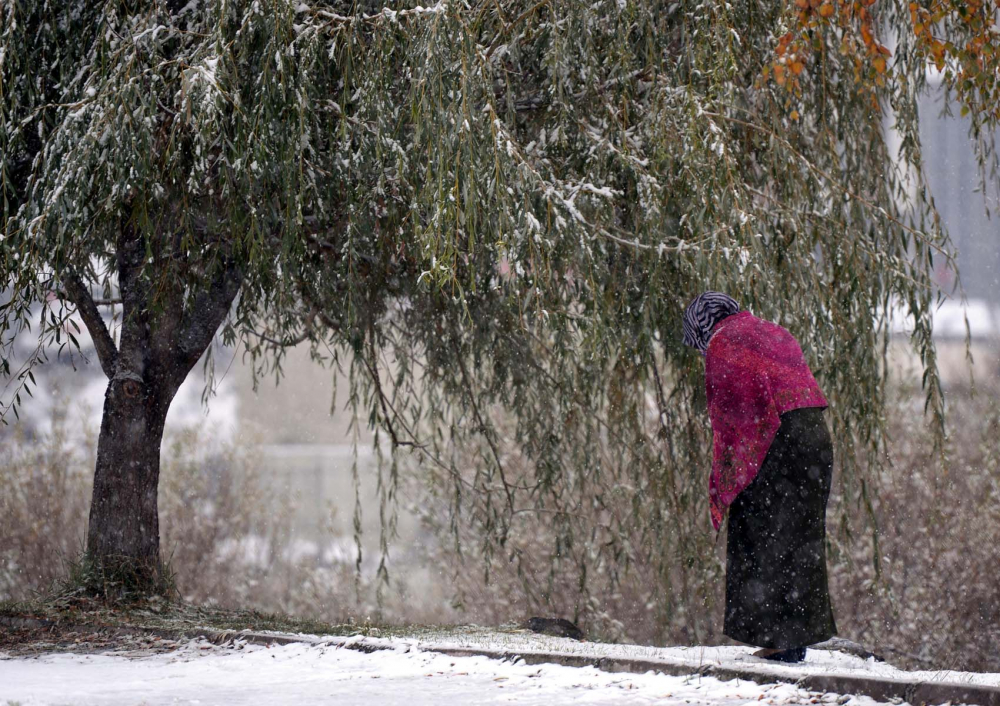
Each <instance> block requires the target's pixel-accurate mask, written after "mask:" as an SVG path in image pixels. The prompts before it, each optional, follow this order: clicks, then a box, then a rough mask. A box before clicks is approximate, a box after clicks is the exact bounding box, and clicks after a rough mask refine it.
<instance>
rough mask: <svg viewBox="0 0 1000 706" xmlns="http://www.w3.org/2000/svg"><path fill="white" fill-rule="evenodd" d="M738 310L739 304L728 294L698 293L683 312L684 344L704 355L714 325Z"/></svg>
mask: <svg viewBox="0 0 1000 706" xmlns="http://www.w3.org/2000/svg"><path fill="white" fill-rule="evenodd" d="M739 310H740V305H739V304H737V303H736V300H735V299H733V298H732V297H731V296H729V295H728V294H723V293H722V292H704V293H703V294H699V295H698V296H697V297H695V298H694V301H692V302H691V303H690V304H688V308H687V311H685V312H684V345H687V346H691V347H692V348H697V349H698V350H699V351H701V354H702V355H705V353H706V352H707V351H708V339H710V338H711V337H712V329H714V328H715V325H716V324H717V323H719V322H720V321H722V320H723V319H724V318H726V317H727V316H729V315H731V314H735V313H736V312H738V311H739Z"/></svg>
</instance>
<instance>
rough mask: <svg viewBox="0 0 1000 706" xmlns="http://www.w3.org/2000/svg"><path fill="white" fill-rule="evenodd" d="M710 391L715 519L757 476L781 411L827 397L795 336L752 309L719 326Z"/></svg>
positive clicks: (709, 368)
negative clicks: (753, 313)
mask: <svg viewBox="0 0 1000 706" xmlns="http://www.w3.org/2000/svg"><path fill="white" fill-rule="evenodd" d="M705 390H706V393H707V395H708V413H709V417H710V418H711V420H712V437H713V443H714V447H715V448H714V452H713V457H712V476H711V479H710V480H709V499H710V502H711V512H712V525H713V526H714V527H715V529H716V530H718V529H719V526H720V525H721V524H722V518H723V517H724V515H725V512H726V508H728V507H729V505H730V503H732V502H733V500H735V499H736V496H737V495H739V493H740V491H742V490H743V489H744V488H746V487H747V486H748V485H750V482H751V481H752V480H753V479H754V478H755V477H756V476H757V471H759V470H760V466H761V464H762V463H763V462H764V457H765V456H767V450H768V449H769V448H770V446H771V442H772V441H773V440H774V435H775V434H776V433H777V431H778V427H779V426H780V425H781V420H780V419H779V415H781V414H783V413H785V412H787V411H789V410H792V409H798V408H800V407H826V406H828V403H827V401H826V398H825V397H824V396H823V393H822V392H820V389H819V385H817V384H816V379H815V378H814V377H813V374H812V372H811V371H810V370H809V366H808V365H807V364H806V361H805V357H804V356H803V355H802V349H801V348H800V347H799V344H798V342H797V341H796V340H795V338H793V337H792V335H791V334H790V333H788V331H786V330H785V329H783V328H782V327H781V326H778V325H777V324H772V323H771V322H769V321H763V320H761V319H758V318H757V317H755V316H754V315H752V314H751V313H750V312H748V311H741V312H740V313H738V314H733V315H732V316H727V317H726V318H725V319H723V320H722V321H720V322H719V323H718V325H716V327H715V330H714V331H713V333H712V338H711V339H710V341H709V344H708V352H707V354H706V358H705Z"/></svg>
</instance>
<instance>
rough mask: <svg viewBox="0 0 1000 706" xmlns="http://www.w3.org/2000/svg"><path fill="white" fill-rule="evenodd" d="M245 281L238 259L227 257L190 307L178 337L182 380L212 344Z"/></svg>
mask: <svg viewBox="0 0 1000 706" xmlns="http://www.w3.org/2000/svg"><path fill="white" fill-rule="evenodd" d="M242 284H243V272H242V271H241V270H240V269H239V267H237V266H236V263H235V262H233V261H232V260H227V261H226V263H225V264H224V265H223V266H222V270H221V271H220V272H218V273H217V274H216V275H215V277H214V278H213V279H212V282H211V284H209V286H208V288H207V289H206V290H205V291H202V292H200V293H199V294H198V295H196V296H195V297H194V299H193V301H191V304H190V305H189V306H188V307H187V308H186V310H185V312H184V314H183V318H182V320H181V325H180V332H179V335H178V337H177V362H178V364H179V365H180V370H179V371H178V372H180V371H183V374H182V375H181V378H180V380H181V382H183V380H184V378H185V377H187V374H188V372H189V371H190V370H191V368H193V367H194V365H195V363H197V362H198V359H199V358H200V357H201V354H202V353H204V352H205V351H206V350H207V349H208V347H209V345H211V343H212V339H213V338H215V333H216V331H218V330H219V326H221V325H222V322H223V321H225V319H226V315H227V314H228V313H229V308H230V307H231V306H232V304H233V300H234V299H236V295H237V293H239V291H240V286H241V285H242ZM178 384H179V383H178Z"/></svg>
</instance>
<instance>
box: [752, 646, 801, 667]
mask: <svg viewBox="0 0 1000 706" xmlns="http://www.w3.org/2000/svg"><path fill="white" fill-rule="evenodd" d="M762 653H764V654H762ZM754 656H755V657H763V658H764V659H769V660H771V661H772V662H787V663H789V664H795V663H797V662H801V661H802V660H804V659H805V658H806V648H805V647H792V648H790V649H787V650H778V651H776V652H775V651H771V650H760V652H755V653H754Z"/></svg>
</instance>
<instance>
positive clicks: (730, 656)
mask: <svg viewBox="0 0 1000 706" xmlns="http://www.w3.org/2000/svg"><path fill="white" fill-rule="evenodd" d="M369 639H370V638H369ZM412 644H414V645H419V646H422V647H425V648H428V649H429V648H435V647H436V648H441V649H447V648H450V647H459V648H473V649H490V650H499V651H503V652H511V653H517V654H530V653H539V652H559V653H561V654H570V655H580V656H586V657H593V658H601V657H614V658H619V659H641V660H650V661H663V662H668V663H671V664H678V663H680V664H684V665H690V666H691V668H692V671H693V670H697V669H699V668H701V667H704V666H709V665H711V666H718V667H729V668H733V669H740V668H742V669H753V670H754V671H755V672H764V673H766V674H774V675H775V676H776V677H779V676H783V677H786V678H787V677H788V676H789V675H793V674H794V675H800V676H804V675H838V676H851V677H870V678H879V679H892V680H897V681H906V682H947V683H951V684H973V685H978V686H995V687H1000V674H995V673H985V672H984V673H977V672H956V671H950V670H936V671H927V670H924V671H906V670H903V669H899V668H897V667H894V666H892V665H891V664H889V663H888V662H876V661H875V660H874V659H867V660H866V659H861V658H860V657H855V656H853V655H849V654H845V653H843V652H831V651H827V650H809V651H808V652H807V654H806V660H805V662H803V663H801V664H794V665H793V664H780V663H775V662H770V661H767V660H763V659H760V658H758V657H753V656H752V653H753V652H754V651H755V650H756V649H757V648H755V647H739V646H723V647H647V646H643V645H615V644H608V643H600V642H577V641H576V640H569V639H566V638H559V637H548V636H545V635H536V634H534V633H528V632H498V631H497V630H494V629H487V628H475V627H468V628H463V629H460V630H455V629H447V630H441V631H440V632H434V631H424V632H423V633H421V634H420V635H419V636H416V635H415V636H414V639H413V641H412Z"/></svg>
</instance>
